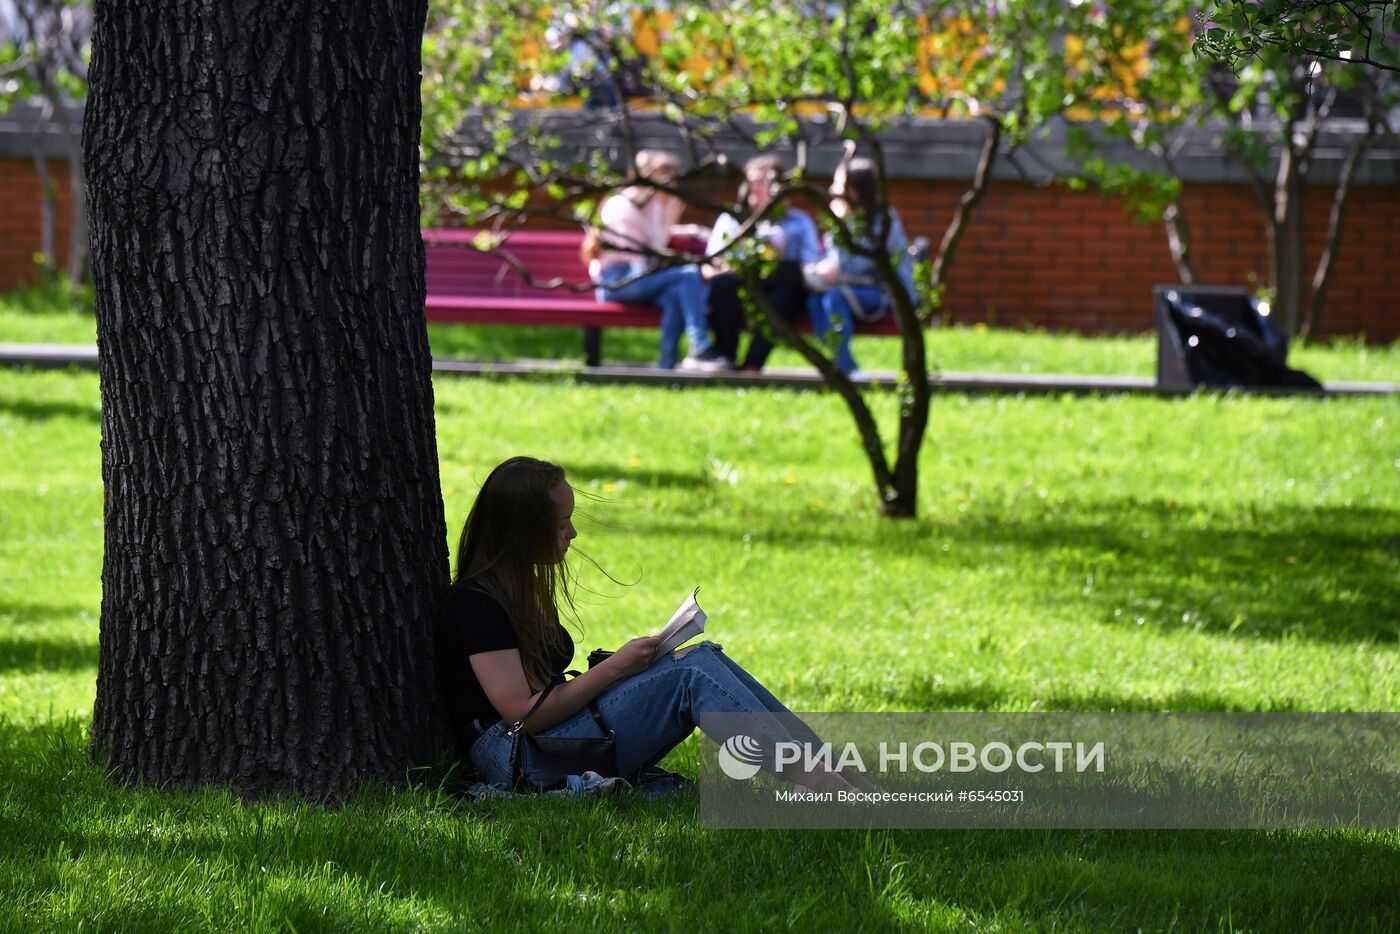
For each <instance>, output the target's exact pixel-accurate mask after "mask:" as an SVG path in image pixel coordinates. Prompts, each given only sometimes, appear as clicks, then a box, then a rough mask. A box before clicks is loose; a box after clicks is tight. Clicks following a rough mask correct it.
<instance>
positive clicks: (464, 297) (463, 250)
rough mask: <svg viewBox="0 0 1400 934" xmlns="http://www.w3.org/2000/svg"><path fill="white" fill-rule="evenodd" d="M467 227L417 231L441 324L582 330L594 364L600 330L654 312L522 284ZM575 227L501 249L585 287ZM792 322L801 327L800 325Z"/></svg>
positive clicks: (865, 328) (643, 320)
mask: <svg viewBox="0 0 1400 934" xmlns="http://www.w3.org/2000/svg"><path fill="white" fill-rule="evenodd" d="M476 233H477V232H476V231H475V230H466V229H458V230H451V229H441V230H424V231H423V245H424V247H425V249H426V251H427V261H428V267H427V315H428V320H429V321H432V322H442V323H469V324H516V325H533V326H542V325H551V326H564V327H582V328H583V329H584V336H583V343H584V356H585V360H586V362H587V364H588V365H589V366H597V365H598V364H599V362H600V358H601V356H602V334H601V329H602V328H654V327H656V326H657V325H658V323H659V322H660V312H659V311H658V310H657V309H656V308H653V307H651V306H649V305H622V304H619V303H617V302H600V301H598V300H597V298H596V297H595V296H594V293H593V291H592V289H591V288H589V289H587V290H584V291H573V290H571V289H568V288H557V289H546V288H537V287H534V286H531V285H529V284H528V283H526V281H525V277H524V276H522V275H521V274H520V273H519V272H518V271H516V270H515V269H514V268H512V266H511V265H510V264H509V263H507V262H506V261H505V260H503V259H501V258H500V257H498V256H493V255H492V254H490V253H483V252H481V251H480V250H477V249H474V248H473V247H472V245H471V243H472V240H473V238H474V237H475V236H476ZM582 243H583V232H582V231H543V230H530V231H517V232H516V233H513V234H511V235H510V238H509V239H508V240H507V241H506V243H505V244H504V245H503V246H502V247H501V250H502V251H504V252H507V253H510V254H511V255H512V256H514V257H515V259H517V260H518V261H519V262H520V264H521V265H522V266H523V267H524V268H525V269H527V270H529V273H530V275H531V276H532V277H533V278H534V279H535V280H536V281H547V280H549V279H553V278H560V279H562V280H564V281H565V282H569V283H573V284H576V285H587V284H588V271H587V270H586V269H585V268H584V265H583V263H582V262H581V261H580V260H579V255H578V253H579V246H580V245H581V244H582ZM799 326H800V327H802V328H804V329H805V328H806V323H805V322H799ZM856 330H857V331H858V332H860V333H866V334H898V333H899V328H898V326H897V325H896V324H895V321H894V319H893V317H892V316H887V317H886V318H884V319H882V320H880V321H877V322H875V323H873V324H865V323H859V324H857V325H856Z"/></svg>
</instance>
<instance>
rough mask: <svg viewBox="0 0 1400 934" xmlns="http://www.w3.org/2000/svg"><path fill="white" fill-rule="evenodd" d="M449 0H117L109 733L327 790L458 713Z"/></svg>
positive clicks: (137, 757)
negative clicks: (450, 485) (436, 340)
mask: <svg viewBox="0 0 1400 934" xmlns="http://www.w3.org/2000/svg"><path fill="white" fill-rule="evenodd" d="M424 15H425V4H424V2H423V0H407V2H391V0H359V2H356V3H327V4H311V3H297V4H288V3H283V2H275V0H237V2H235V0H224V2H220V3H213V2H210V0H163V2H141V3H124V2H118V0H99V2H98V4H97V9H96V24H95V31H94V36H93V42H92V49H93V51H92V69H91V90H90V97H89V99H88V105H87V115H86V127H85V132H86V153H85V157H86V178H87V187H88V196H89V206H90V219H91V230H92V247H93V249H92V261H93V275H94V282H95V287H96V293H97V323H98V346H99V350H100V352H101V377H102V410H103V413H102V469H103V480H104V482H105V487H106V506H105V546H106V550H105V555H104V562H103V569H102V584H103V595H102V620H101V642H100V646H101V649H100V663H99V671H98V682H97V701H96V704H95V707H94V712H93V727H92V741H93V750H94V753H95V754H96V755H97V756H99V757H100V758H104V759H105V760H106V761H107V762H109V763H110V767H111V769H112V771H113V773H114V775H115V777H117V778H118V779H119V780H122V781H126V782H135V781H142V782H148V783H153V784H156V785H159V786H162V787H164V786H185V785H191V784H196V783H204V782H213V783H218V784H229V785H231V786H232V787H233V788H234V789H235V790H236V791H237V792H239V793H240V794H242V795H244V796H245V797H253V796H257V795H262V794H268V793H282V792H296V793H300V794H304V795H306V796H308V797H311V798H314V799H319V800H327V799H336V798H340V797H342V796H344V795H345V794H346V793H348V792H349V791H350V790H351V789H352V788H353V787H355V786H356V784H357V783H360V782H363V781H366V780H375V779H387V780H390V781H402V780H403V778H404V775H405V771H404V770H405V769H406V768H408V767H411V766H413V765H415V764H419V763H421V762H422V761H423V759H424V757H425V756H426V755H427V753H428V752H429V749H430V744H431V741H432V739H433V738H434V735H435V730H436V714H435V709H436V705H435V703H434V701H433V696H434V692H433V690H432V685H433V679H432V652H431V642H430V639H431V613H432V610H433V606H434V602H435V600H436V598H437V597H438V595H439V594H440V592H441V589H442V587H443V586H444V585H445V584H446V581H447V553H446V545H445V542H446V534H445V529H444V526H443V510H442V499H441V493H440V491H439V485H438V473H437V451H436V441H435V437H434V424H433V398H432V384H431V381H430V361H429V354H428V345H427V334H426V329H425V325H424V318H423V251H422V242H421V239H420V236H419V230H418V206H417V197H418V127H419V97H418V94H419V77H418V69H419V49H420V40H421V34H422V27H423V20H424Z"/></svg>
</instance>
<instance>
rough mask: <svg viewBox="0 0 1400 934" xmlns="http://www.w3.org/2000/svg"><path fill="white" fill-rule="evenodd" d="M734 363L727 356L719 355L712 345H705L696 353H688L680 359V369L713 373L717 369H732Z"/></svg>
mask: <svg viewBox="0 0 1400 934" xmlns="http://www.w3.org/2000/svg"><path fill="white" fill-rule="evenodd" d="M733 368H734V364H733V363H731V362H729V360H728V358H726V357H722V356H720V355H719V352H718V351H716V350H715V349H714V348H713V347H707V348H706V349H704V350H702V351H700V352H699V353H698V354H696V353H693V354H690V355H688V356H687V357H686V358H685V359H684V360H682V361H681V369H682V370H699V371H701V372H704V373H714V372H717V371H719V370H732V369H733Z"/></svg>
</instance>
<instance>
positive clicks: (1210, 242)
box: [0, 161, 1400, 342]
mask: <svg viewBox="0 0 1400 934" xmlns="http://www.w3.org/2000/svg"><path fill="white" fill-rule="evenodd" d="M51 174H52V176H53V177H54V178H55V179H56V180H57V181H58V182H59V183H60V191H59V199H58V217H57V220H58V229H57V232H56V242H57V246H58V250H59V254H60V255H59V263H60V264H61V263H62V262H63V255H64V253H65V247H66V245H67V237H68V222H67V210H68V200H67V178H68V176H67V171H66V166H65V165H64V164H62V163H57V162H56V163H52V165H51ZM962 191H963V186H962V185H960V184H958V183H954V182H942V181H913V180H900V181H897V182H895V183H894V186H893V193H892V197H893V199H894V202H895V204H896V206H897V207H898V208H899V210H900V213H901V215H902V216H903V218H904V223H905V226H906V227H907V228H908V230H909V233H910V236H917V235H920V234H922V235H924V236H928V237H930V238H931V239H932V240H933V241H934V243H935V244H937V242H938V241H939V239H940V238H941V237H942V234H943V229H944V227H945V226H946V224H947V222H948V219H949V217H950V216H951V214H952V211H953V206H954V205H955V204H956V202H957V199H958V198H959V197H960V196H961V194H962ZM711 194H713V195H714V196H715V197H716V198H717V199H721V198H724V197H726V196H727V192H713V193H711ZM0 205H3V208H0V289H9V288H13V287H15V286H17V285H20V284H23V283H26V282H29V281H32V279H33V273H34V263H33V255H34V253H35V252H36V251H37V250H38V248H39V191H38V183H37V180H36V178H35V175H34V169H33V165H32V164H31V163H30V162H28V161H0ZM1330 207H1331V202H1330V191H1329V190H1328V189H1325V188H1319V189H1309V190H1308V192H1307V196H1306V198H1305V209H1306V214H1307V223H1308V229H1309V231H1310V232H1311V238H1310V243H1309V251H1308V252H1309V262H1310V263H1315V262H1316V257H1317V255H1318V253H1319V252H1320V250H1321V246H1322V238H1323V235H1324V233H1325V231H1326V224H1327V212H1328V211H1329V210H1330ZM1183 209H1184V212H1185V214H1186V218H1187V221H1188V223H1189V224H1190V228H1191V233H1192V240H1193V248H1194V251H1195V259H1196V270H1197V273H1198V275H1199V276H1200V277H1201V280H1202V281H1203V282H1205V283H1209V284H1214V285H1249V284H1251V283H1252V282H1254V281H1258V282H1263V281H1265V280H1266V279H1267V276H1268V256H1267V251H1266V246H1265V240H1264V227H1263V221H1262V216H1261V214H1260V212H1259V208H1258V205H1257V203H1256V201H1255V198H1254V194H1253V192H1252V191H1251V190H1250V189H1248V188H1246V187H1245V186H1241V185H1194V186H1188V187H1187V189H1186V195H1185V200H1184V204H1183ZM1309 276H1311V266H1309ZM1176 280H1177V275H1176V268H1175V266H1174V265H1173V264H1172V261H1171V256H1170V254H1169V253H1168V251H1167V238H1166V234H1165V232H1164V231H1163V228H1162V225H1161V224H1135V223H1133V222H1132V219H1131V218H1130V217H1129V215H1128V213H1127V212H1126V211H1125V210H1124V209H1123V207H1122V205H1121V203H1120V202H1119V201H1117V200H1116V199H1113V198H1107V197H1103V196H1101V195H1099V194H1097V193H1094V192H1076V191H1071V190H1069V189H1066V188H1062V187H1058V186H1057V187H1049V188H1041V187H1032V186H1029V185H1023V184H1016V183H1007V182H1000V183H994V184H993V185H992V186H991V187H990V189H989V190H988V192H987V196H986V198H985V199H984V200H983V202H982V204H981V205H979V206H978V208H977V210H976V213H975V214H974V215H973V219H972V222H971V224H970V225H969V226H968V228H967V231H966V234H965V235H964V238H963V241H962V244H961V247H960V249H959V253H958V256H957V259H956V260H955V262H954V264H953V268H952V270H951V271H950V275H949V279H948V290H947V293H946V295H945V301H944V305H945V308H946V310H947V311H948V312H950V313H951V314H952V316H953V318H954V320H956V321H963V322H971V321H986V322H990V323H996V324H1000V325H1008V326H1015V327H1023V326H1032V327H1044V328H1049V329H1052V330H1075V331H1083V332H1120V331H1143V330H1147V329H1149V328H1150V327H1151V312H1152V308H1151V287H1152V286H1153V285H1154V284H1156V283H1159V282H1175V281H1176ZM1321 333H1322V334H1323V335H1335V334H1348V335H1353V334H1362V335H1364V336H1365V337H1366V338H1367V339H1368V340H1372V341H1383V342H1388V341H1392V340H1395V339H1397V338H1400V188H1365V187H1362V188H1356V189H1354V190H1353V192H1352V200H1351V207H1350V209H1349V212H1348V215H1347V221H1346V225H1345V227H1344V229H1343V233H1342V243H1341V246H1340V249H1339V252H1338V257H1337V260H1336V263H1335V266H1334V270H1333V275H1332V281H1331V285H1330V286H1329V289H1328V303H1327V308H1326V309H1325V311H1324V316H1323V321H1322V328H1321Z"/></svg>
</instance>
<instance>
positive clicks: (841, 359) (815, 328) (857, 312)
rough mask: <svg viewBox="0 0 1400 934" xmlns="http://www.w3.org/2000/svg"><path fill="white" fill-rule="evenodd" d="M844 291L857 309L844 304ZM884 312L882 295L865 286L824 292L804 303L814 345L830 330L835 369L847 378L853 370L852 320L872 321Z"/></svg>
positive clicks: (879, 290)
mask: <svg viewBox="0 0 1400 934" xmlns="http://www.w3.org/2000/svg"><path fill="white" fill-rule="evenodd" d="M848 291H849V292H850V293H851V295H852V296H853V297H854V298H855V300H856V301H857V302H858V303H859V304H860V307H859V308H858V309H852V308H851V303H850V302H849V301H847V299H846V292H848ZM886 308H887V305H886V298H885V293H884V292H883V291H882V290H881V289H877V288H875V287H874V286H869V285H848V286H844V287H842V288H830V289H827V290H826V291H825V292H818V293H816V294H814V295H810V296H808V299H807V313H808V315H809V316H810V317H811V319H812V333H813V334H815V335H816V336H817V340H818V341H822V340H824V339H825V338H826V335H827V332H829V331H833V330H834V331H835V332H836V336H837V339H838V340H837V344H836V368H837V369H838V370H840V371H841V372H842V373H845V374H846V375H847V376H849V375H850V374H851V373H852V372H854V371H855V369H856V361H855V358H854V357H852V356H851V334H852V333H853V332H854V330H855V325H854V318H857V317H859V318H861V319H862V320H865V321H874V320H875V319H876V318H879V317H880V316H881V310H882V309H886Z"/></svg>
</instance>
